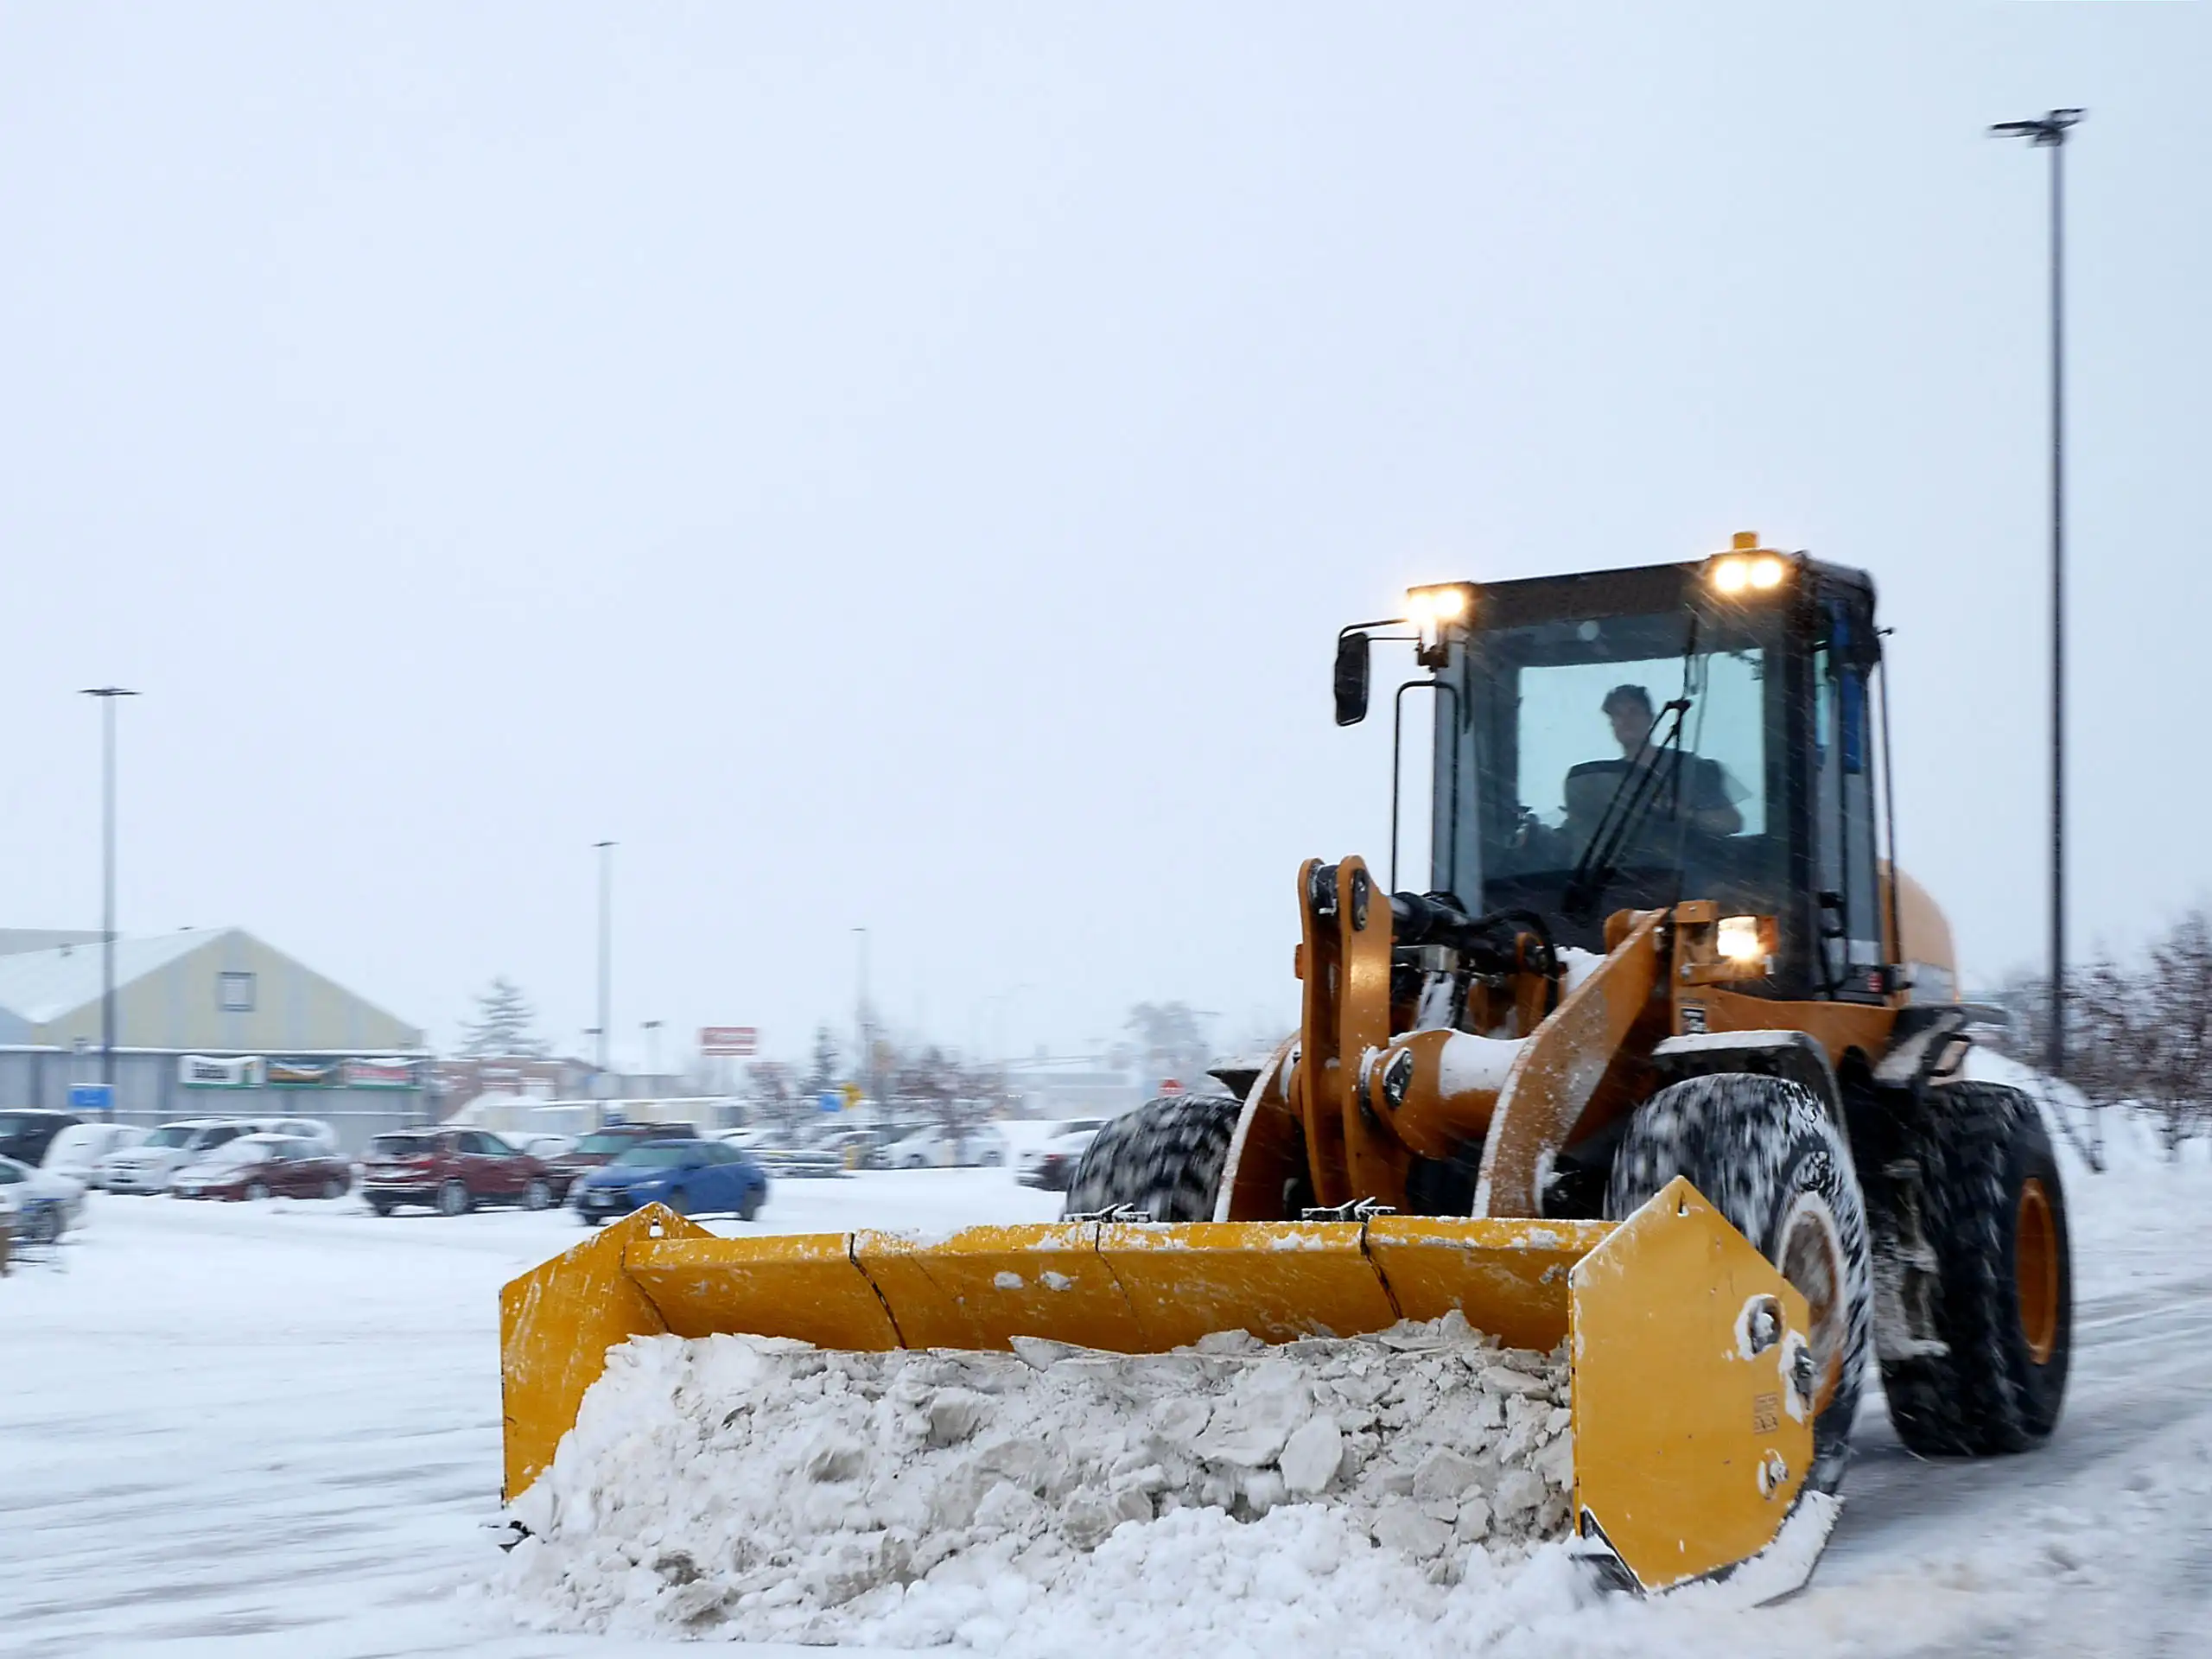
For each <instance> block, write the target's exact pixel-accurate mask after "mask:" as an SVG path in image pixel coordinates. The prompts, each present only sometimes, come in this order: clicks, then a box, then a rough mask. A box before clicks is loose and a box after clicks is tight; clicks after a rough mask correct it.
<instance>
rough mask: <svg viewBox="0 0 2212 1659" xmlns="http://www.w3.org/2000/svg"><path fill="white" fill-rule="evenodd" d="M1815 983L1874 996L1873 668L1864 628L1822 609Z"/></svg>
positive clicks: (1878, 929)
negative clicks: (1824, 615)
mask: <svg viewBox="0 0 2212 1659" xmlns="http://www.w3.org/2000/svg"><path fill="white" fill-rule="evenodd" d="M1814 673H1815V777H1814V791H1813V822H1814V839H1815V844H1816V845H1817V846H1818V848H1819V849H1820V855H1819V863H1818V870H1819V880H1818V883H1817V886H1816V897H1815V904H1816V926H1817V934H1818V951H1817V957H1816V962H1817V968H1818V976H1819V979H1820V982H1821V988H1822V989H1823V990H1825V991H1826V992H1827V994H1828V995H1831V996H1840V997H1843V998H1847V999H1850V1000H1853V1001H1864V1000H1878V999H1879V998H1880V997H1881V995H1883V990H1884V979H1883V974H1882V965H1883V963H1884V961H1885V957H1886V954H1887V953H1886V952H1885V950H1884V948H1883V932H1884V930H1883V925H1882V899H1881V879H1880V869H1881V866H1880V857H1881V849H1880V830H1881V823H1880V816H1879V799H1880V798H1879V795H1878V789H1879V785H1880V776H1881V766H1882V754H1881V741H1880V734H1881V726H1880V719H1879V707H1880V705H1879V703H1878V701H1877V699H1878V696H1880V684H1879V676H1880V666H1879V658H1878V656H1877V654H1876V652H1875V650H1874V639H1873V637H1872V632H1871V631H1870V630H1869V628H1868V626H1867V625H1866V622H1865V621H1864V620H1862V619H1861V618H1859V617H1857V616H1854V615H1853V613H1852V612H1851V609H1850V608H1849V607H1847V606H1846V605H1845V604H1844V603H1843V602H1842V601H1829V605H1828V615H1827V637H1826V638H1825V639H1823V640H1822V641H1821V644H1820V645H1819V646H1818V648H1817V649H1816V651H1815V654H1814Z"/></svg>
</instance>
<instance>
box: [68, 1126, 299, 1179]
mask: <svg viewBox="0 0 2212 1659" xmlns="http://www.w3.org/2000/svg"><path fill="white" fill-rule="evenodd" d="M263 1127H264V1126H263V1125H262V1124H260V1123H258V1122H246V1121H244V1120H241V1119H238V1118H234V1117H190V1118H185V1119H183V1120H181V1122H175V1123H164V1124H162V1127H161V1128H158V1129H156V1130H155V1131H154V1132H153V1133H152V1134H151V1135H148V1136H147V1137H146V1138H145V1139H144V1140H143V1141H140V1142H139V1143H138V1144H137V1146H135V1147H122V1148H120V1149H118V1150H117V1151H114V1152H111V1153H108V1154H105V1156H103V1157H102V1158H101V1159H100V1161H99V1178H100V1185H102V1186H104V1187H105V1188H106V1189H107V1190H108V1191H109V1192H168V1190H169V1183H170V1182H171V1181H172V1180H174V1179H175V1178H176V1173H177V1172H178V1171H179V1170H181V1169H182V1168H183V1167H184V1166H186V1165H187V1164H194V1163H197V1162H199V1161H200V1159H202V1158H203V1157H205V1156H207V1154H209V1153H211V1152H213V1151H214V1149H215V1148H216V1147H219V1146H222V1145H223V1144H224V1143H225V1142H226V1141H235V1140H237V1139H238V1137H239V1136H240V1135H251V1134H252V1133H254V1131H255V1130H257V1129H259V1128H263Z"/></svg>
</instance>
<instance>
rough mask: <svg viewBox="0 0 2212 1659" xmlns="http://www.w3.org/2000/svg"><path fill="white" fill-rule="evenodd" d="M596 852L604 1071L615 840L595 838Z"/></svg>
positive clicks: (610, 1025)
mask: <svg viewBox="0 0 2212 1659" xmlns="http://www.w3.org/2000/svg"><path fill="white" fill-rule="evenodd" d="M592 845H593V846H594V848H596V849H598V852H599V1026H598V1033H599V1069H600V1071H601V1074H602V1075H604V1074H605V1072H606V1071H607V1037H608V1033H611V1032H612V1031H613V1029H614V1020H613V1001H614V989H613V987H614V843H613V842H611V841H594V842H592Z"/></svg>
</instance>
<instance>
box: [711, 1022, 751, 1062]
mask: <svg viewBox="0 0 2212 1659" xmlns="http://www.w3.org/2000/svg"><path fill="white" fill-rule="evenodd" d="M759 1050H760V1031H759V1029H758V1028H757V1027H753V1026H702V1027H700V1028H699V1052H701V1053H702V1054H734V1055H736V1056H737V1057H739V1058H745V1057H747V1056H748V1055H751V1054H753V1053H756V1052H759Z"/></svg>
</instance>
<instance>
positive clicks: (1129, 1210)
mask: <svg viewBox="0 0 2212 1659" xmlns="http://www.w3.org/2000/svg"><path fill="white" fill-rule="evenodd" d="M1060 1219H1061V1220H1062V1221H1071V1222H1072V1221H1107V1222H1119V1221H1157V1220H1159V1219H1160V1218H1159V1217H1157V1216H1155V1215H1154V1214H1153V1213H1152V1211H1149V1210H1140V1209H1138V1208H1137V1207H1136V1205H1134V1204H1113V1205H1107V1206H1106V1208H1105V1209H1103V1210H1083V1211H1077V1212H1076V1213H1075V1214H1073V1215H1069V1216H1062V1217H1060Z"/></svg>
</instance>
